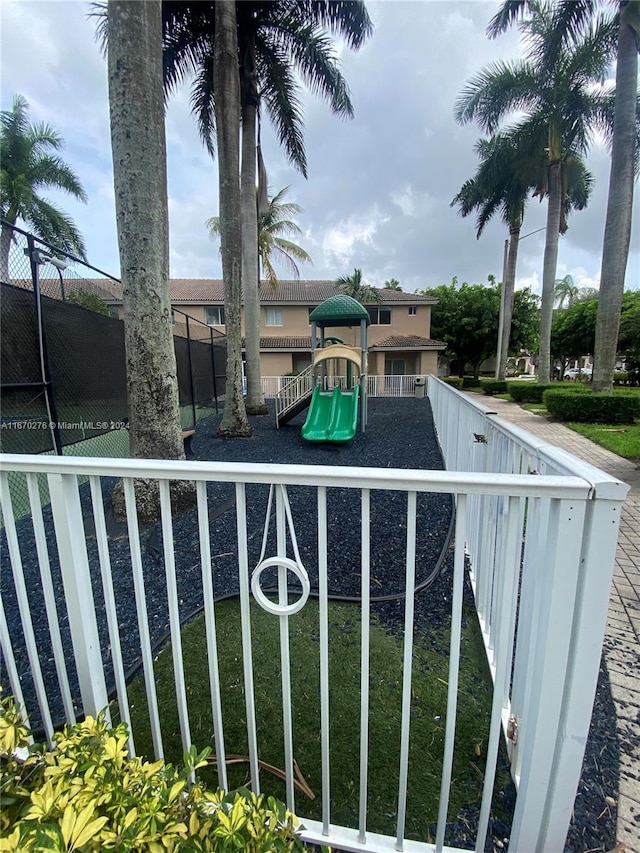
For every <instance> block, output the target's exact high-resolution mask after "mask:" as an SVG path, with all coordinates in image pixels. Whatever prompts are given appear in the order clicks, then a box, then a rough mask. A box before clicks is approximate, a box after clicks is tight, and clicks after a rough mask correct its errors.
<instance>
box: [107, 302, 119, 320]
mask: <svg viewBox="0 0 640 853" xmlns="http://www.w3.org/2000/svg"><path fill="white" fill-rule="evenodd" d="M109 316H110V317H113V318H114V320H119V319H120V309H119V308H118V306H117V305H110V306H109Z"/></svg>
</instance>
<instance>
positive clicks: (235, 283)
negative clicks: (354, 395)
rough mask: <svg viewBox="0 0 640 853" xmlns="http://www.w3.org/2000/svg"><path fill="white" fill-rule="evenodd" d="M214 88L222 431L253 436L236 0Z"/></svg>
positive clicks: (221, 5) (219, 46) (223, 3)
mask: <svg viewBox="0 0 640 853" xmlns="http://www.w3.org/2000/svg"><path fill="white" fill-rule="evenodd" d="M215 20H216V35H215V53H214V55H215V62H214V66H213V75H214V77H213V85H214V89H215V93H216V99H215V114H216V125H217V138H218V157H219V166H218V186H219V194H220V213H221V217H220V218H221V229H220V243H221V252H222V275H223V278H224V308H225V320H226V333H227V384H226V392H225V399H224V411H223V413H222V421H221V422H220V428H219V432H220V433H221V434H222V435H228V436H233V437H240V436H246V435H250V434H251V428H250V427H249V423H248V421H247V414H246V410H245V405H244V399H243V397H242V367H241V360H242V349H241V347H242V341H241V332H240V300H241V296H242V278H241V271H242V225H241V213H240V184H239V182H238V181H239V176H240V148H239V144H240V139H239V135H238V134H239V128H240V75H239V72H238V60H237V57H238V42H237V36H236V4H235V0H218V2H217V3H216V8H215Z"/></svg>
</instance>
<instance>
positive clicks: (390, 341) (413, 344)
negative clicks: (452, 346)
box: [370, 335, 447, 350]
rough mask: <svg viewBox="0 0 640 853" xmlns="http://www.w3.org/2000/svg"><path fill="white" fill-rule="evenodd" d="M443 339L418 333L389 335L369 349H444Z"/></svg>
mask: <svg viewBox="0 0 640 853" xmlns="http://www.w3.org/2000/svg"><path fill="white" fill-rule="evenodd" d="M446 346H447V345H446V344H445V343H444V341H434V340H433V339H432V338H422V337H420V335H391V336H390V337H388V338H385V339H384V340H383V341H379V343H377V344H373V346H371V347H370V349H372V350H375V349H381V350H382V349H385V350H386V349H445V347H446Z"/></svg>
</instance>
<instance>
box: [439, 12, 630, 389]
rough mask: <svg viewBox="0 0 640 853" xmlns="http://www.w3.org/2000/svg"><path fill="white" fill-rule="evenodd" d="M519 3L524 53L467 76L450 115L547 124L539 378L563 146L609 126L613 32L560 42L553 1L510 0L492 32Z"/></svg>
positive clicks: (546, 371)
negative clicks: (515, 116) (606, 78)
mask: <svg viewBox="0 0 640 853" xmlns="http://www.w3.org/2000/svg"><path fill="white" fill-rule="evenodd" d="M523 9H524V10H526V11H527V13H528V17H527V18H526V19H524V20H523V21H522V22H521V25H520V26H521V29H522V30H523V31H524V32H525V35H526V39H527V52H526V57H525V59H524V60H521V61H517V62H496V63H493V64H492V65H490V66H488V68H486V69H485V70H483V71H481V72H480V73H479V74H478V75H476V76H475V77H474V78H472V80H471V81H470V82H469V83H468V84H467V85H466V86H465V89H464V90H463V92H462V94H461V96H460V97H459V98H458V101H457V103H456V109H455V114H456V118H457V120H458V121H460V122H468V121H471V120H473V119H477V120H478V121H479V123H480V124H481V126H482V127H483V128H484V129H486V130H487V131H488V132H489V133H494V132H495V131H496V130H497V129H498V127H499V126H500V124H501V122H502V121H503V119H504V118H505V117H506V116H509V115H512V114H514V113H519V114H522V115H523V117H522V118H521V119H520V120H519V121H518V122H517V124H516V125H514V126H513V127H512V128H511V131H512V132H514V133H518V134H521V135H524V136H526V135H529V136H532V137H535V138H537V136H538V132H539V130H540V128H541V127H543V128H544V129H545V135H546V146H545V147H546V148H547V153H548V167H547V183H546V188H545V189H546V194H547V195H548V205H547V226H546V239H545V252H544V262H543V276H542V308H541V323H540V360H539V370H540V380H541V382H548V381H549V379H550V370H551V361H550V335H551V319H552V314H553V291H554V282H555V277H556V267H557V257H558V235H559V233H560V223H561V216H562V207H563V197H564V190H565V186H564V185H565V182H564V181H563V175H562V167H563V164H566V163H567V152H576V153H578V154H581V155H583V154H584V153H586V151H587V150H588V147H589V143H590V141H591V134H592V133H593V131H594V130H596V129H600V128H602V127H606V126H608V122H609V120H610V106H611V97H610V93H609V92H608V90H606V89H604V88H603V87H602V85H601V84H602V83H603V80H604V76H605V73H606V70H607V67H608V65H609V62H610V59H611V57H612V49H613V46H614V44H615V33H614V28H613V27H612V25H611V22H610V21H601V20H599V19H598V20H596V21H592V23H591V25H590V26H589V28H587V29H585V31H584V32H583V33H582V34H581V35H580V36H579V37H577V36H576V38H575V40H573V41H571V42H568V41H566V40H565V41H563V40H561V39H559V38H558V37H557V36H558V32H559V30H560V29H561V27H562V26H563V23H562V21H560V20H559V19H558V17H557V15H556V14H555V11H554V8H553V7H551V6H549V5H545V4H539V3H533V2H532V3H527V4H520V3H513V2H511V0H507V2H505V3H504V4H503V7H502V9H501V12H500V13H498V15H497V16H496V18H494V21H492V24H491V25H490V33H491V34H492V35H495V34H497V33H498V32H502V31H503V30H504V29H506V27H507V26H509V24H510V23H512V22H513V20H515V19H516V17H517V16H518V15H520V16H521V15H522V10H523ZM505 10H507V13H506V14H505ZM514 10H515V11H514ZM501 15H502V17H501ZM551 42H553V43H554V44H555V45H556V46H555V48H554V50H553V51H551V50H550V49H549V44H550V43H551Z"/></svg>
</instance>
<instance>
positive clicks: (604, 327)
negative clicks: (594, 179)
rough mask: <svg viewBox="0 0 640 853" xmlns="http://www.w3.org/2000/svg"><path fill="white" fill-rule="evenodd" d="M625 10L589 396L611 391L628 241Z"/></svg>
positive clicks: (631, 86) (632, 86)
mask: <svg viewBox="0 0 640 853" xmlns="http://www.w3.org/2000/svg"><path fill="white" fill-rule="evenodd" d="M625 5H626V4H624V3H620V30H619V33H618V56H617V60H618V61H617V67H616V99H615V112H614V119H613V145H612V150H611V174H610V178H609V198H608V201H607V218H606V223H605V229H604V243H603V247H602V267H601V271H600V298H599V301H598V316H597V319H596V339H595V345H594V353H593V391H594V392H595V393H607V392H610V391H611V389H612V388H613V372H614V368H615V363H616V350H617V345H618V333H619V330H620V310H621V306H622V294H623V292H624V277H625V272H626V268H627V260H628V258H629V242H630V239H631V216H632V212H633V177H634V174H633V162H634V151H635V144H636V140H635V115H636V88H637V79H638V52H637V51H638V45H637V41H636V37H635V34H634V31H633V29H632V28H631V26H630V25H629V24H628V23H626V21H625V17H624V8H623V7H624V6H625Z"/></svg>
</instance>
